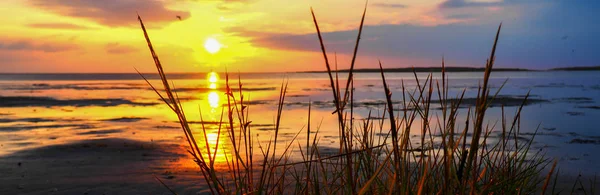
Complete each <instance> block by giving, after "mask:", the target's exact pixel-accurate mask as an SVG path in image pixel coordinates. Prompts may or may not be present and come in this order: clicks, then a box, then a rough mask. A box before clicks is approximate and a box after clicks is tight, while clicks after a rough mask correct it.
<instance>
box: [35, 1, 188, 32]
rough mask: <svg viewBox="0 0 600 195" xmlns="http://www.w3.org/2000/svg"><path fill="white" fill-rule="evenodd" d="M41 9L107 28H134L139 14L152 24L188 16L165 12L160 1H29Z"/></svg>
mask: <svg viewBox="0 0 600 195" xmlns="http://www.w3.org/2000/svg"><path fill="white" fill-rule="evenodd" d="M29 2H30V3H31V4H32V5H33V6H35V7H38V8H41V9H44V10H46V11H50V12H53V13H56V14H60V15H65V16H71V17H78V18H86V19H90V20H93V21H95V22H97V23H99V24H102V25H106V26H112V27H115V26H132V25H135V24H137V21H136V20H135V16H136V13H139V14H140V15H142V16H143V17H144V18H145V19H146V20H148V21H152V22H153V23H165V22H171V21H176V20H178V19H177V17H176V16H180V17H181V18H183V19H186V18H188V17H189V16H190V14H189V12H186V11H176V10H170V9H168V8H166V4H165V2H164V1H159V0H101V1H99V0H29Z"/></svg>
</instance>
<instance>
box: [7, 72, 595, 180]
mask: <svg viewBox="0 0 600 195" xmlns="http://www.w3.org/2000/svg"><path fill="white" fill-rule="evenodd" d="M599 73H600V72H559V71H556V72H497V73H496V72H495V73H492V78H491V81H490V82H491V84H490V86H491V87H492V92H495V91H496V90H498V89H499V88H500V87H501V86H502V84H503V83H504V82H505V81H506V84H505V85H504V87H503V88H502V90H501V91H500V92H499V95H501V96H502V97H506V98H512V99H514V100H515V102H519V101H518V100H519V98H522V96H523V95H525V94H526V93H527V92H530V94H531V96H530V97H531V98H532V99H535V100H536V101H535V102H532V103H531V104H528V105H527V106H526V107H525V108H524V110H523V113H522V120H521V124H520V125H521V129H522V130H521V133H522V134H523V136H524V137H527V136H526V135H527V134H528V133H532V132H535V131H536V129H538V134H539V135H538V136H537V137H536V139H535V142H534V144H533V147H534V148H535V149H537V150H542V151H543V152H545V153H546V154H547V156H548V157H551V158H556V159H558V160H559V166H560V167H561V171H567V172H569V173H574V174H575V173H578V172H583V173H586V174H592V175H593V174H594V173H598V172H600V166H597V165H598V164H600V155H599V154H598V153H597V152H596V151H598V150H599V149H600V128H599V124H600V121H599V120H598V119H600V74H599ZM427 75H428V74H426V73H419V74H418V77H419V80H420V82H421V84H422V83H423V82H424V81H425V78H426V77H427ZM146 76H147V77H148V78H149V79H150V82H151V83H153V84H155V85H156V86H161V85H160V81H159V80H157V77H156V75H152V74H148V75H146ZM345 76H346V74H340V78H343V77H345ZM433 76H434V79H440V77H441V75H440V74H439V73H434V74H433ZM482 76H483V73H477V72H475V73H471V72H470V73H449V74H448V77H449V87H450V97H456V96H457V95H458V94H459V93H460V92H462V90H464V89H466V95H465V96H466V97H475V95H476V93H477V87H478V86H479V85H480V82H481V78H482ZM168 77H169V78H170V79H172V82H173V84H174V86H175V88H176V91H177V95H178V96H179V98H180V99H181V101H182V103H183V107H184V109H185V110H186V113H187V116H188V120H190V121H195V122H196V123H195V124H194V125H193V128H196V129H200V128H201V125H202V124H200V122H199V121H200V120H201V119H200V116H201V115H202V119H203V120H204V121H209V122H211V123H205V126H206V127H207V128H209V130H210V132H209V134H208V136H207V137H208V138H207V139H209V141H212V142H214V141H216V139H217V138H218V137H219V136H217V135H216V128H215V125H214V124H215V122H217V121H219V120H220V117H221V113H222V112H223V104H226V103H227V97H226V96H225V95H224V86H225V75H223V74H221V75H219V77H220V78H219V79H217V81H216V82H214V83H212V82H209V80H210V79H209V78H207V74H206V73H194V74H170V75H168ZM238 78H241V82H242V91H243V94H244V100H245V101H250V102H251V106H250V108H249V109H250V117H249V118H250V120H251V121H252V125H253V126H255V128H254V129H255V130H254V133H256V134H255V135H253V136H256V140H257V141H259V142H262V143H266V142H268V141H269V139H270V136H271V135H272V129H273V124H274V121H275V116H276V110H277V108H276V104H277V100H278V98H279V90H280V88H281V85H282V83H283V82H288V92H287V94H288V95H287V97H286V100H285V102H286V105H285V107H284V112H283V116H282V128H281V129H282V130H281V132H280V136H281V137H280V141H279V142H280V143H281V144H285V143H286V142H290V141H292V139H293V137H294V136H295V135H296V134H297V133H298V132H300V131H305V130H306V129H305V128H306V126H307V115H308V102H309V101H311V102H313V109H312V113H311V115H312V117H311V118H312V121H313V122H312V125H313V128H314V127H316V126H319V128H320V129H319V135H320V136H321V139H320V145H322V146H331V147H337V144H338V142H337V141H338V139H339V137H338V129H337V122H336V118H335V116H334V115H332V114H331V113H332V111H333V105H332V103H331V100H332V93H331V90H330V86H329V80H328V76H327V74H324V73H252V74H232V75H230V77H229V79H230V83H231V84H232V86H235V88H238V87H237V86H238ZM386 78H387V80H388V84H389V86H390V88H391V89H392V93H393V99H395V100H402V82H403V83H404V85H405V86H406V89H407V91H410V90H414V89H415V87H416V86H417V83H416V81H415V79H414V75H413V74H412V73H387V74H386ZM507 79H508V81H507ZM340 81H343V82H340V83H343V84H345V80H344V79H340ZM211 84H213V85H212V86H211ZM354 87H355V95H354V98H355V105H356V108H355V111H356V113H355V119H356V120H360V119H362V118H366V117H367V115H368V113H369V112H372V113H373V115H379V114H381V113H382V112H383V105H382V104H381V102H383V101H385V98H384V93H383V88H382V82H381V79H380V75H379V74H376V73H358V74H356V82H355V84H354ZM434 94H435V92H434ZM0 96H1V97H0V99H1V100H2V101H0V144H1V145H2V150H0V155H9V154H13V153H18V152H20V151H23V150H29V149H33V148H39V147H44V146H50V145H57V144H65V143H71V142H76V141H80V140H85V139H98V138H111V137H115V138H127V139H134V140H141V141H155V142H166V143H182V142H183V139H184V138H183V133H182V132H181V130H180V129H179V126H178V122H177V117H176V116H175V115H174V114H173V113H172V112H171V111H170V110H169V108H168V107H167V106H166V105H164V104H163V103H162V101H161V100H160V99H159V97H158V96H157V95H156V93H155V92H154V91H152V90H151V88H150V87H149V86H148V85H147V83H145V81H144V80H142V79H141V78H140V76H139V75H137V74H0ZM434 97H437V95H434ZM516 105H517V104H515V103H514V102H513V103H511V102H508V103H507V104H506V105H505V106H506V108H505V111H506V113H507V114H506V115H507V116H508V117H512V116H513V115H514V113H515V112H516V110H517V106H516ZM434 110H435V107H434ZM436 112H438V111H434V112H433V113H434V116H435V114H436ZM459 112H460V114H461V117H462V118H464V115H465V113H466V112H467V108H466V107H465V108H462V109H460V110H459ZM200 113H202V114H200ZM375 113H379V114H375ZM500 119H501V109H500V107H499V106H495V107H493V108H491V109H490V110H489V114H488V115H487V118H486V120H487V122H489V123H490V124H494V123H498V125H497V127H496V129H498V130H499V127H500V125H499V122H500ZM459 129H461V128H459ZM413 133H414V134H418V133H419V130H418V127H417V129H415V131H414V132H413ZM303 136H304V134H303V133H301V134H299V136H298V138H297V139H298V140H304V139H305V137H303ZM220 138H221V139H223V137H220ZM300 143H303V142H300Z"/></svg>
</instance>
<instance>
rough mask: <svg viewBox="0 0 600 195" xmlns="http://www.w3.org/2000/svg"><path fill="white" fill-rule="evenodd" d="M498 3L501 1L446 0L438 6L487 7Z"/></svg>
mask: <svg viewBox="0 0 600 195" xmlns="http://www.w3.org/2000/svg"><path fill="white" fill-rule="evenodd" d="M499 5H502V2H488V1H467V0H446V1H445V2H443V3H441V4H440V8H462V7H489V6H499Z"/></svg>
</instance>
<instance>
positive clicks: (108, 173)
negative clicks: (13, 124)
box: [0, 139, 209, 195]
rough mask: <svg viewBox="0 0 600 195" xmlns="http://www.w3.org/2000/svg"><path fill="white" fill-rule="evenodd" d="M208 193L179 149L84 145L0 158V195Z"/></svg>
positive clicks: (112, 142)
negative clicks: (167, 186) (168, 188)
mask: <svg viewBox="0 0 600 195" xmlns="http://www.w3.org/2000/svg"><path fill="white" fill-rule="evenodd" d="M153 174H154V175H156V176H157V177H159V178H161V179H162V180H163V181H164V182H165V183H167V184H168V185H169V186H170V187H171V188H173V189H174V190H175V191H177V192H178V193H179V194H197V193H207V192H209V191H207V190H208V189H207V188H203V187H202V186H205V185H204V182H203V179H202V178H201V174H199V173H198V171H197V169H194V166H193V162H192V161H191V159H190V158H189V157H188V155H186V154H185V149H184V148H182V147H181V146H179V145H173V144H159V143H155V142H140V141H133V140H127V139H98V140H86V141H81V142H78V143H70V144H65V145H55V146H47V147H42V148H36V149H31V150H26V151H21V152H18V153H15V154H11V155H9V156H4V157H1V158H0V192H1V193H0V194H90V195H93V194H170V192H169V191H168V190H167V189H166V188H165V187H164V186H162V185H161V184H160V183H159V182H158V181H157V180H156V179H155V178H154V176H153Z"/></svg>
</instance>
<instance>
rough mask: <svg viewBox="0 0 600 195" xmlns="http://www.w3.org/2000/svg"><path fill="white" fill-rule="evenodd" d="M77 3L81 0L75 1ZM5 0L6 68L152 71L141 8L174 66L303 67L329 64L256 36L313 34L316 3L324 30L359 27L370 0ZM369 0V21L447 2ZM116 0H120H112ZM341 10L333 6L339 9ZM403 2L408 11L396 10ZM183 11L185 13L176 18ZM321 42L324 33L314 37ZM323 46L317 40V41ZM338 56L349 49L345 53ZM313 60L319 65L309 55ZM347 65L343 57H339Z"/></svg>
mask: <svg viewBox="0 0 600 195" xmlns="http://www.w3.org/2000/svg"><path fill="white" fill-rule="evenodd" d="M74 2H75V3H74ZM103 2H104V5H103V3H102V2H101V1H96V3H94V0H81V1H68V0H4V1H2V2H0V12H1V13H2V14H3V15H4V17H0V23H2V24H3V25H2V26H0V37H2V38H0V43H1V44H3V45H4V47H3V49H2V50H1V51H0V58H2V59H3V62H2V69H3V70H1V72H132V71H134V70H133V67H136V68H138V69H140V70H141V71H153V67H152V59H151V58H150V56H149V52H148V50H147V48H146V45H145V44H144V42H143V36H142V32H141V30H140V28H139V25H137V23H136V22H137V21H136V11H137V12H139V13H140V15H141V16H142V17H143V18H144V19H145V22H146V25H148V26H151V29H149V33H150V36H151V39H152V40H153V42H154V44H155V47H156V48H157V52H158V54H159V57H161V59H162V61H163V62H164V64H165V66H167V67H168V69H169V71H176V72H185V71H198V72H202V71H206V69H212V68H214V69H221V68H223V67H227V69H228V70H230V71H242V72H248V71H252V72H261V71H302V70H315V69H323V62H322V59H321V56H320V55H319V53H318V52H312V51H294V50H286V49H279V48H269V47H266V46H258V45H255V44H253V39H257V38H260V37H261V36H268V35H269V34H306V33H313V32H314V26H313V24H312V21H311V18H310V11H309V8H310V6H313V7H314V9H315V11H316V14H317V16H318V18H319V20H320V21H321V23H322V24H321V26H322V29H323V31H325V32H327V31H338V30H350V29H355V28H356V27H357V26H358V22H359V19H360V14H361V9H362V7H363V5H364V1H350V2H349V1H345V0H331V1H320V0H313V1H280V0H248V1H243V0H238V1H231V0H229V1H228V0H223V1H217V0H197V1H193V0H163V1H153V0H148V1H138V0H107V1H103ZM402 2H403V4H397V5H398V6H411V9H394V7H391V8H386V7H383V6H377V4H378V3H381V4H384V3H387V4H389V5H392V6H393V5H394V4H392V2H389V3H388V2H387V1H375V0H374V1H371V2H370V4H375V6H372V7H371V8H370V9H369V15H368V19H367V24H387V23H401V22H415V23H417V22H418V23H423V24H431V25H433V24H437V23H440V22H444V21H439V20H441V19H437V18H435V16H429V17H424V16H422V14H423V13H425V12H428V11H429V10H428V9H433V6H435V5H436V4H438V3H439V1H423V2H421V1H413V2H410V1H402ZM111 4H112V5H111ZM334 10H335V11H334ZM400 10H401V11H402V15H404V17H398V16H399V15H400ZM177 15H180V16H182V17H183V20H182V21H179V20H178V19H177V18H176V16H177ZM209 37H214V38H216V39H217V40H219V42H221V44H222V45H223V46H224V48H223V49H222V50H221V51H220V52H219V53H217V54H215V55H210V54H208V53H207V52H206V51H205V50H204V48H203V46H202V45H203V42H204V41H205V40H206V39H207V38H209ZM315 41H316V39H315ZM314 44H316V45H317V46H318V42H314ZM338 57H339V59H340V63H342V61H344V60H346V58H347V56H344V55H340V56H338ZM309 62H313V63H309ZM340 66H342V65H340Z"/></svg>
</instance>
